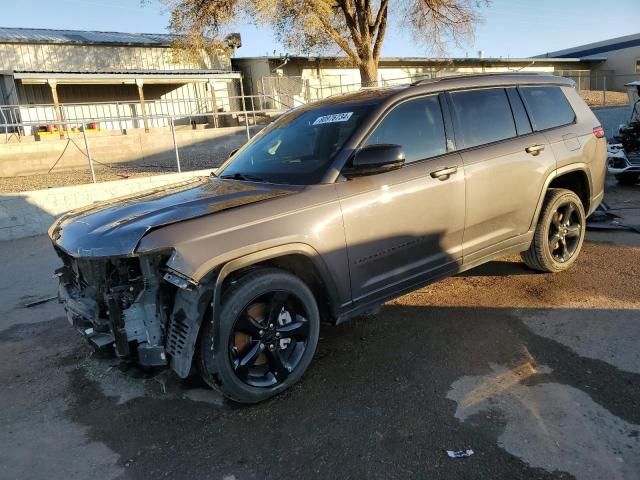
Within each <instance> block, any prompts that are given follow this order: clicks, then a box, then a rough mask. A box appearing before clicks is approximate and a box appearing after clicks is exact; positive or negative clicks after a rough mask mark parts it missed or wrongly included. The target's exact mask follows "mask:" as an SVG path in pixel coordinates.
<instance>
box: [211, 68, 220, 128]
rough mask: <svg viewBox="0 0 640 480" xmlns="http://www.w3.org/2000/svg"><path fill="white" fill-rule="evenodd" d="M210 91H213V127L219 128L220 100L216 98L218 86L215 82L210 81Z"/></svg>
mask: <svg viewBox="0 0 640 480" xmlns="http://www.w3.org/2000/svg"><path fill="white" fill-rule="evenodd" d="M209 89H210V90H211V102H212V107H213V109H212V110H213V126H214V127H215V128H218V99H217V98H216V84H215V82H214V81H213V80H209Z"/></svg>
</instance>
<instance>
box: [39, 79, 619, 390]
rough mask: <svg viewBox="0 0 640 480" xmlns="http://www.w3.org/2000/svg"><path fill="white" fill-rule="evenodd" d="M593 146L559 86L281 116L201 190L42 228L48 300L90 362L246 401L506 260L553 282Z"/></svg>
mask: <svg viewBox="0 0 640 480" xmlns="http://www.w3.org/2000/svg"><path fill="white" fill-rule="evenodd" d="M605 159H606V139H605V138H603V131H602V128H601V127H600V125H599V123H598V121H597V119H596V118H595V117H594V115H593V114H592V112H591V111H590V110H589V108H588V107H587V106H586V105H585V103H584V102H583V101H582V100H581V98H580V96H579V95H578V94H577V93H576V91H575V89H574V87H573V84H572V83H571V82H570V81H569V80H566V79H563V78H559V77H553V76H541V75H524V74H513V75H482V76H467V77H458V78H446V79H441V80H434V81H422V82H418V83H416V84H414V85H411V86H405V87H400V88H386V89H366V90H361V91H359V92H357V93H353V94H348V95H343V96H339V97H333V98H330V99H327V100H324V101H321V102H318V103H314V104H310V105H305V106H303V107H300V108H297V109H295V110H292V111H290V112H288V113H287V114H285V115H283V116H282V117H281V118H279V119H278V120H277V121H275V122H274V123H273V124H271V125H270V126H268V127H267V128H265V129H264V130H263V131H262V132H260V134H259V135H257V136H256V137H255V138H254V139H253V140H252V141H250V142H249V143H247V144H246V145H244V146H243V147H242V148H241V149H240V150H239V151H237V152H236V153H234V154H233V155H232V156H231V158H229V159H228V160H227V161H226V162H225V163H224V164H223V165H222V166H221V167H220V168H219V169H218V170H217V172H216V173H215V174H212V176H211V177H208V178H198V179H194V180H192V181H189V182H185V183H181V184H176V185H172V186H170V187H167V188H163V189H161V190H154V191H149V192H146V193H142V194H138V195H135V196H131V197H127V198H123V199H118V200H115V201H111V202H108V203H104V204H101V205H98V206H91V207H89V208H86V209H83V210H80V211H74V212H71V213H69V214H67V215H65V216H63V217H62V218H61V219H59V220H58V221H57V222H56V223H55V224H54V225H53V226H52V227H51V229H50V231H49V234H50V236H51V239H52V240H53V244H54V247H55V249H56V251H57V253H58V255H59V256H60V257H61V258H62V260H63V262H64V266H63V267H62V268H60V269H59V270H58V271H57V274H58V276H59V277H60V293H59V295H60V300H61V302H62V303H63V304H64V306H65V309H66V311H67V315H68V318H69V320H70V322H71V323H72V324H73V325H74V326H76V327H77V328H78V330H79V331H80V332H81V333H82V334H83V335H84V336H85V337H86V338H87V339H88V340H89V342H90V343H91V344H92V345H93V346H94V347H95V348H98V349H100V350H105V351H111V352H112V353H114V354H116V355H117V356H118V357H119V358H120V359H121V360H122V361H123V362H125V363H128V364H130V365H131V364H133V365H136V366H140V367H144V368H155V367H165V366H169V367H170V368H172V369H173V370H174V371H175V372H176V373H177V374H178V375H179V376H180V377H186V376H188V375H189V374H190V373H191V372H192V371H198V372H199V373H200V375H202V378H203V379H204V380H205V381H206V382H207V383H208V384H209V385H210V386H211V387H213V388H216V389H219V390H220V391H221V392H222V393H223V394H224V395H225V396H227V397H228V398H230V399H232V400H235V401H238V402H243V403H255V402H259V401H261V400H264V399H266V398H268V397H271V396H273V395H275V394H277V393H279V392H281V391H282V390H284V389H286V388H287V387H289V386H291V385H292V384H293V383H294V382H296V381H297V380H298V379H299V378H300V377H301V376H302V374H303V373H304V371H305V370H306V368H307V367H308V366H309V363H310V362H311V358H312V357H313V354H314V352H315V350H316V345H317V343H318V332H319V328H320V322H321V320H324V321H327V322H331V323H334V324H337V323H340V322H344V321H345V320H347V319H349V318H351V317H353V316H355V315H358V314H360V313H362V312H364V311H367V310H368V309H371V308H372V307H374V306H377V305H379V304H381V303H383V302H385V301H387V300H389V299H391V298H394V297H397V296H399V295H401V294H403V293H406V292H409V291H411V290H413V289H416V288H419V287H421V286H423V285H425V284H427V283H430V282H434V281H436V280H438V279H441V278H443V277H446V276H449V275H453V274H456V273H459V272H461V271H464V270H467V269H469V268H472V267H475V266H477V265H479V264H481V263H485V262H487V261H489V260H491V259H493V258H495V257H496V256H498V255H504V254H508V253H513V252H521V254H522V258H523V260H524V262H525V263H526V264H527V265H529V266H530V267H531V268H533V269H536V270H541V271H545V272H559V271H561V270H565V269H566V268H569V267H570V266H571V265H572V264H573V263H574V262H575V261H576V258H577V257H578V253H579V252H580V248H581V246H582V242H583V239H584V234H585V218H586V216H587V215H589V214H590V213H591V212H592V211H593V210H594V209H595V208H596V207H597V206H598V204H599V203H600V201H601V200H602V197H603V193H604V191H603V186H604V178H605Z"/></svg>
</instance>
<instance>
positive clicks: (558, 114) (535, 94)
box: [520, 87, 576, 130]
mask: <svg viewBox="0 0 640 480" xmlns="http://www.w3.org/2000/svg"><path fill="white" fill-rule="evenodd" d="M520 93H521V94H522V98H523V99H524V102H525V104H526V106H527V110H528V111H529V115H530V116H531V121H532V122H533V126H534V129H535V130H547V129H549V128H555V127H561V126H563V125H569V124H571V123H573V122H575V119H576V114H575V113H574V111H573V109H572V108H571V105H569V101H568V100H567V97H565V96H564V93H563V92H562V90H561V89H560V87H520Z"/></svg>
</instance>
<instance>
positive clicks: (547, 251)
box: [521, 188, 587, 273]
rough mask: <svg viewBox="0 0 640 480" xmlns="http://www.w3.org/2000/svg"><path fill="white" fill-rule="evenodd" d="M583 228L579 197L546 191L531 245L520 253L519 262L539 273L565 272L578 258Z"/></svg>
mask: <svg viewBox="0 0 640 480" xmlns="http://www.w3.org/2000/svg"><path fill="white" fill-rule="evenodd" d="M586 226H587V221H586V215H585V211H584V206H583V204H582V200H580V197H578V195H576V193H575V192H573V191H571V190H567V189H564V188H551V189H549V191H548V192H547V195H546V198H545V201H544V204H543V206H542V210H541V212H540V215H539V217H538V222H537V225H536V229H535V231H534V235H533V240H532V241H531V245H530V246H529V248H528V249H527V250H526V251H524V252H522V253H521V256H522V260H524V262H525V263H526V264H527V266H528V267H530V268H532V269H534V270H539V271H542V272H552V273H553V272H561V271H563V270H566V269H567V268H569V267H571V265H573V264H574V263H575V261H576V259H577V258H578V255H579V253H580V250H581V248H582V244H583V242H584V235H585V229H586Z"/></svg>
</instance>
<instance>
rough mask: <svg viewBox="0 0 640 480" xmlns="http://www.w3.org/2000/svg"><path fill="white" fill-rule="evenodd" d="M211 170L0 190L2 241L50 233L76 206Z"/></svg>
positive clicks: (195, 175) (207, 173)
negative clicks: (6, 190)
mask: <svg viewBox="0 0 640 480" xmlns="http://www.w3.org/2000/svg"><path fill="white" fill-rule="evenodd" d="M211 171H212V169H207V170H196V171H193V172H185V173H171V174H168V175H155V176H151V177H140V178H129V179H127V180H116V181H113V182H102V183H90V184H86V185H74V186H69V187H59V188H48V189H46V190H34V191H31V192H19V193H3V194H0V241H5V240H17V239H20V238H25V237H31V236H34V235H40V234H43V233H46V232H47V230H48V229H49V227H50V226H51V224H52V223H53V221H54V219H55V218H56V217H58V216H60V215H62V214H63V213H65V212H68V211H69V210H73V209H75V208H79V207H84V206H86V205H90V204H91V203H94V202H100V201H103V200H109V199H112V198H116V197H122V196H125V195H129V194H131V193H136V192H141V191H143V190H149V189H152V188H156V187H160V186H163V185H168V184H170V183H175V182H179V181H181V180H185V179H188V178H192V177H199V176H208V175H209V174H210V173H211Z"/></svg>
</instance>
